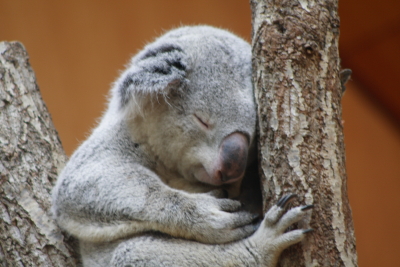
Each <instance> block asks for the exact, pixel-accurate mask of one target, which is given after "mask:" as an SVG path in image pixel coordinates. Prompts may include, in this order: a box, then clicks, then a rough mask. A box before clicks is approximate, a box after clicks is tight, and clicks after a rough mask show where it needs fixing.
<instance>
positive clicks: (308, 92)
mask: <svg viewBox="0 0 400 267" xmlns="http://www.w3.org/2000/svg"><path fill="white" fill-rule="evenodd" d="M337 5H338V2H337V0H314V1H307V0H299V1H289V0H281V1H279V0H278V1H271V0H251V7H252V14H253V21H252V23H253V34H252V40H253V41H252V47H253V70H254V72H253V81H254V85H255V90H256V99H257V102H258V116H259V120H258V129H259V148H260V152H259V153H260V154H259V156H260V159H261V161H260V165H261V166H260V169H261V181H262V186H263V190H262V191H263V199H264V203H266V204H267V205H268V206H266V207H264V209H265V210H266V209H268V208H269V207H270V206H271V205H272V204H273V203H275V202H276V200H277V199H278V198H279V197H280V196H282V195H284V194H287V193H289V192H292V193H296V194H298V196H299V197H298V201H299V202H300V203H306V204H314V205H315V208H314V210H313V214H312V218H310V220H306V221H305V222H303V224H304V225H301V226H304V227H305V228H308V227H311V228H313V229H314V230H315V231H314V233H312V234H310V235H308V236H307V238H306V239H305V241H303V242H302V243H301V244H300V245H296V246H293V247H291V248H289V249H288V250H286V251H285V252H284V253H283V254H282V256H281V258H280V262H279V264H278V265H279V266H285V267H286V266H357V254H356V248H355V238H354V228H353V222H352V218H351V210H350V206H349V201H348V198H347V186H346V180H347V177H346V171H345V170H346V169H345V151H344V142H343V125H342V114H341V97H342V90H341V84H340V79H339V69H340V60H339V55H338V37H339V17H338V14H337Z"/></svg>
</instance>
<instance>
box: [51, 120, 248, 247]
mask: <svg viewBox="0 0 400 267" xmlns="http://www.w3.org/2000/svg"><path fill="white" fill-rule="evenodd" d="M101 131H102V133H101V135H100V134H96V132H95V133H94V134H93V135H92V136H91V137H90V138H89V139H88V140H87V141H86V142H85V143H84V144H83V145H82V146H81V147H80V148H79V149H78V150H77V152H76V153H75V154H74V155H73V156H72V158H71V159H70V161H69V163H68V164H67V166H66V167H65V169H64V170H63V172H62V174H61V175H60V177H59V180H58V182H57V185H56V187H55V189H54V192H53V213H54V214H55V217H56V219H57V222H58V223H59V225H60V226H61V227H62V228H64V229H65V230H67V231H68V232H69V233H71V234H72V235H73V236H75V237H77V238H79V239H80V240H84V241H90V242H102V241H111V240H115V239H118V238H122V237H127V236H130V235H132V234H137V233H143V232H147V231H159V232H162V233H166V234H168V235H171V236H174V237H181V238H185V239H192V240H197V241H200V242H205V243H225V242H230V241H233V240H238V239H242V238H244V237H247V236H248V235H250V234H251V233H253V232H254V231H255V228H256V226H255V225H254V224H251V222H252V221H253V220H254V217H255V216H254V215H252V214H250V213H248V212H244V211H239V209H240V206H241V205H240V203H239V202H238V201H234V200H230V199H217V198H215V197H213V196H211V195H209V194H190V193H186V192H183V191H180V190H175V189H172V188H170V187H168V186H166V185H165V184H163V183H162V181H161V180H160V178H159V177H158V176H157V175H156V174H155V173H154V172H152V171H150V170H149V169H147V168H145V167H143V166H142V165H141V164H139V163H137V162H136V161H135V158H137V156H136V155H135V149H136V148H135V145H134V144H133V143H132V142H131V141H130V140H129V138H128V137H127V135H126V133H124V132H125V130H124V127H123V126H121V125H119V126H118V125H117V126H113V127H110V129H108V130H107V129H106V130H104V129H101ZM107 131H109V133H107ZM107 136H109V137H110V138H108V139H107Z"/></svg>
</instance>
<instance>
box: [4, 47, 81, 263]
mask: <svg viewBox="0 0 400 267" xmlns="http://www.w3.org/2000/svg"><path fill="white" fill-rule="evenodd" d="M0 125H1V127H0V266H10V267H11V266H13V267H14V266H76V263H77V262H76V261H75V259H74V254H73V251H72V249H71V247H70V246H68V245H66V244H64V242H63V235H62V234H61V231H60V230H59V228H58V227H57V226H56V224H55V222H54V221H53V219H52V217H51V215H50V206H51V203H50V199H51V196H50V194H51V189H52V188H53V186H54V183H55V181H56V178H57V175H58V172H59V170H60V168H61V167H62V166H63V165H64V163H65V162H66V159H67V158H66V156H65V153H64V150H63V148H62V146H61V143H60V140H59V139H58V135H57V132H56V130H55V128H54V126H53V123H52V121H51V118H50V115H49V113H48V111H47V108H46V106H45V105H44V103H43V100H42V98H41V96H40V92H39V88H38V86H37V85H36V79H35V75H34V73H33V70H32V69H31V67H30V65H29V61H28V55H27V53H26V51H25V49H24V47H23V46H22V44H20V43H18V42H12V43H8V42H1V43H0Z"/></svg>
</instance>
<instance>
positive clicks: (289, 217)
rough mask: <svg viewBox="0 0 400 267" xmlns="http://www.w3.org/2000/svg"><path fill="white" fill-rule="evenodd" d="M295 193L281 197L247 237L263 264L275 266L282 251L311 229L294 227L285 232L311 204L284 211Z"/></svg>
mask: <svg viewBox="0 0 400 267" xmlns="http://www.w3.org/2000/svg"><path fill="white" fill-rule="evenodd" d="M295 197H296V195H294V194H289V195H286V196H284V197H282V198H281V199H280V200H279V201H278V203H277V204H276V205H274V206H273V207H272V208H271V209H270V210H269V211H268V212H267V213H266V214H265V217H264V220H263V221H262V223H261V225H260V227H259V229H258V230H257V231H256V233H255V234H254V235H253V236H251V237H250V238H249V241H250V245H251V246H252V247H256V248H257V250H258V253H259V255H260V258H261V259H260V260H261V261H262V262H263V263H264V265H263V266H275V264H276V262H277V261H278V258H279V255H280V254H281V253H282V251H283V250H284V249H286V248H288V247H289V246H291V245H294V244H296V243H298V242H300V241H301V240H302V239H303V238H304V237H305V235H306V234H307V233H310V232H312V231H313V229H296V230H291V231H288V232H285V231H286V230H287V229H288V228H289V227H290V226H291V225H292V224H294V223H296V222H299V221H300V220H302V219H303V218H304V217H305V216H306V214H307V211H308V210H310V209H312V208H313V207H314V206H313V205H305V206H300V207H295V208H292V209H290V210H288V211H286V207H287V205H288V203H289V202H290V200H292V199H293V198H295Z"/></svg>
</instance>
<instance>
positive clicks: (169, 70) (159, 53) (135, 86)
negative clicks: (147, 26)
mask: <svg viewBox="0 0 400 267" xmlns="http://www.w3.org/2000/svg"><path fill="white" fill-rule="evenodd" d="M186 75H187V64H186V62H185V53H184V51H183V50H182V48H181V47H179V46H178V45H176V44H171V43H162V44H159V43H154V44H151V45H148V46H147V47H146V48H145V49H144V50H143V51H142V52H140V53H139V54H138V55H137V56H135V57H134V58H133V59H132V62H131V64H130V66H129V67H128V69H127V70H126V71H125V72H124V73H123V75H122V76H121V78H120V79H119V80H118V82H117V88H115V89H116V92H114V93H116V94H117V97H118V99H119V107H120V109H128V110H130V111H133V112H135V111H139V112H141V110H143V108H144V107H145V106H146V105H148V104H149V103H152V102H153V101H152V99H153V98H158V97H159V96H162V97H166V96H167V95H168V93H169V91H170V90H173V89H177V88H180V87H181V86H182V84H183V83H185V81H186V78H185V77H186Z"/></svg>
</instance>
